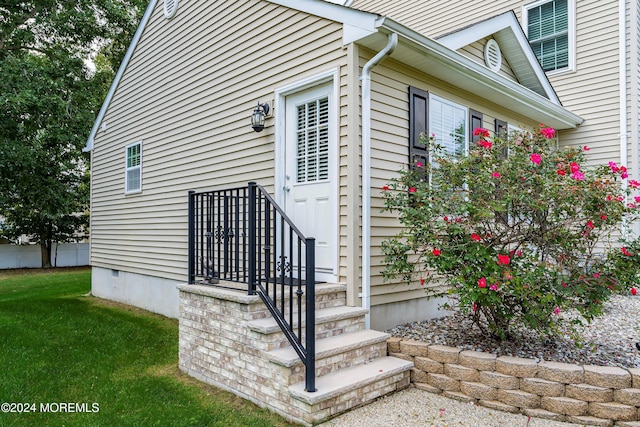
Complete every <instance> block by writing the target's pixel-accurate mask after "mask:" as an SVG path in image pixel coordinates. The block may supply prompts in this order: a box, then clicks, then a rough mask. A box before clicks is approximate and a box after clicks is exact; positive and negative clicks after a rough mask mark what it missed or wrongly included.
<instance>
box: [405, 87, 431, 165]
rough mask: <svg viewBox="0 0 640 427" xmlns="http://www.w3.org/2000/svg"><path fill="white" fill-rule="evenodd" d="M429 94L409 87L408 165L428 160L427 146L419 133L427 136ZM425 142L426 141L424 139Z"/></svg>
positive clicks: (424, 163) (425, 162) (424, 162)
mask: <svg viewBox="0 0 640 427" xmlns="http://www.w3.org/2000/svg"><path fill="white" fill-rule="evenodd" d="M428 109H429V94H428V93H427V92H426V91H424V90H421V89H418V88H415V87H411V86H410V87H409V165H410V166H411V165H415V164H416V163H417V162H421V163H422V164H423V165H425V166H426V165H427V163H428V162H429V150H428V147H427V146H426V145H425V144H424V143H423V142H421V140H420V134H424V135H425V136H429V113H428ZM424 142H426V141H424Z"/></svg>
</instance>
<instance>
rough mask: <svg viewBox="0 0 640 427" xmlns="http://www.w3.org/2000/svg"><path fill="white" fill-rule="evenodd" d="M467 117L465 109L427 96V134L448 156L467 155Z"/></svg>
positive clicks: (441, 99)
mask: <svg viewBox="0 0 640 427" xmlns="http://www.w3.org/2000/svg"><path fill="white" fill-rule="evenodd" d="M468 115H469V112H468V110H467V108H466V107H464V106H462V105H459V104H456V103H455V102H451V101H449V100H447V99H444V98H441V97H439V96H437V95H432V94H429V133H430V134H432V135H435V140H436V143H437V144H439V145H441V146H443V147H444V148H445V150H446V151H447V152H448V153H449V154H454V155H464V154H466V153H467V149H468V140H467V135H468V134H469V132H468V129H467V126H468V125H467V117H468Z"/></svg>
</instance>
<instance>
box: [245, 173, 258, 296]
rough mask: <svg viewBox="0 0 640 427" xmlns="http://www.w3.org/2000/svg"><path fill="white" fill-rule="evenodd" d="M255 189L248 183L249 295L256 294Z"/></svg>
mask: <svg viewBox="0 0 640 427" xmlns="http://www.w3.org/2000/svg"><path fill="white" fill-rule="evenodd" d="M256 189H257V184H256V183H255V182H253V181H251V182H250V183H249V212H248V217H249V254H248V256H247V258H248V262H249V295H255V294H256V243H257V242H256V229H257V228H258V224H256Z"/></svg>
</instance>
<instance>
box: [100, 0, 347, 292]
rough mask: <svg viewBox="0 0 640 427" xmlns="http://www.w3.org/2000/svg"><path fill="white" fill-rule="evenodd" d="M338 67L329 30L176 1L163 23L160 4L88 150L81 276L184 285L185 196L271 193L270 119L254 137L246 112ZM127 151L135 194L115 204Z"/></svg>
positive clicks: (289, 14) (265, 7) (227, 6)
mask: <svg viewBox="0 0 640 427" xmlns="http://www.w3.org/2000/svg"><path fill="white" fill-rule="evenodd" d="M266 23H268V25H267V27H268V31H265V29H266V28H267V27H265V25H266ZM345 65H346V52H345V51H344V50H343V47H342V30H341V26H340V25H338V24H336V23H334V22H332V21H328V20H324V19H320V18H317V17H314V16H310V15H307V14H304V13H300V12H296V11H293V10H290V9H287V8H284V7H280V6H277V5H273V4H270V3H268V2H258V1H216V2H184V3H181V5H180V9H179V10H178V13H177V14H176V16H175V17H174V18H173V19H171V20H167V19H165V18H164V15H163V12H162V2H159V3H158V5H157V6H156V10H155V11H154V13H153V16H152V17H151V20H150V21H149V24H148V25H147V27H146V30H145V32H144V34H143V36H142V38H141V40H140V42H139V44H138V46H137V48H136V51H135V52H134V54H133V56H132V58H131V61H130V62H129V65H128V67H127V70H126V71H125V73H124V75H123V78H122V80H121V82H120V85H119V87H118V89H117V91H116V93H115V96H114V97H113V99H112V102H111V104H110V106H109V109H108V111H107V114H106V116H105V118H104V120H103V123H105V124H106V131H104V132H102V131H101V132H98V134H97V136H96V139H95V144H94V151H93V154H92V157H93V163H92V173H93V182H92V196H93V197H92V200H93V204H92V224H91V227H92V229H91V234H92V254H91V255H92V258H91V262H92V265H94V266H97V267H104V268H113V269H117V270H124V271H130V272H135V273H140V274H147V275H151V276H158V277H164V278H168V279H174V280H179V281H184V280H186V279H187V192H188V191H189V190H210V189H221V188H230V187H234V186H240V185H246V183H247V182H248V181H251V180H255V181H257V182H258V183H260V184H262V185H264V186H265V187H266V188H267V189H268V190H269V191H271V192H273V185H274V168H275V159H274V118H268V119H267V127H266V128H265V130H264V131H263V132H261V133H256V132H254V131H253V130H252V129H251V127H250V121H249V117H250V115H251V112H252V110H253V108H255V105H256V104H257V102H258V101H260V102H265V101H268V102H271V101H272V100H273V99H274V89H275V88H277V87H280V86H283V85H286V84H290V83H293V82H295V81H298V80H300V79H302V78H304V77H307V76H310V75H314V74H316V73H318V72H320V71H323V70H324V71H326V70H329V69H336V68H339V69H340V70H341V72H343V71H345V70H346V67H345ZM338 95H340V94H338ZM340 98H341V97H340ZM342 102H343V101H341V103H342ZM279 113H280V114H283V113H284V112H278V111H276V112H275V114H276V115H277V114H279ZM345 133H346V132H344V131H341V134H345ZM138 140H142V141H143V143H142V147H143V158H142V192H141V193H138V194H134V195H127V196H125V195H124V147H125V146H126V145H127V144H130V143H132V142H135V141H138Z"/></svg>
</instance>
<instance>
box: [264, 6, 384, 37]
mask: <svg viewBox="0 0 640 427" xmlns="http://www.w3.org/2000/svg"><path fill="white" fill-rule="evenodd" d="M268 1H269V2H270V3H274V4H278V5H280V6H285V7H288V8H291V9H294V10H299V11H301V12H306V13H308V14H310V15H315V16H319V17H321V18H325V19H330V20H332V21H335V22H340V23H341V24H343V37H342V38H343V44H344V45H347V44H349V43H353V42H354V41H356V40H360V39H361V38H364V37H366V36H368V35H371V34H373V33H375V32H376V31H377V30H376V27H375V24H376V20H377V19H378V18H379V17H380V15H376V14H373V13H369V12H363V11H361V10H356V9H351V8H349V7H345V6H342V5H341V4H338V3H344V2H342V1H340V2H337V1H336V2H330V1H324V0H268Z"/></svg>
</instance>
